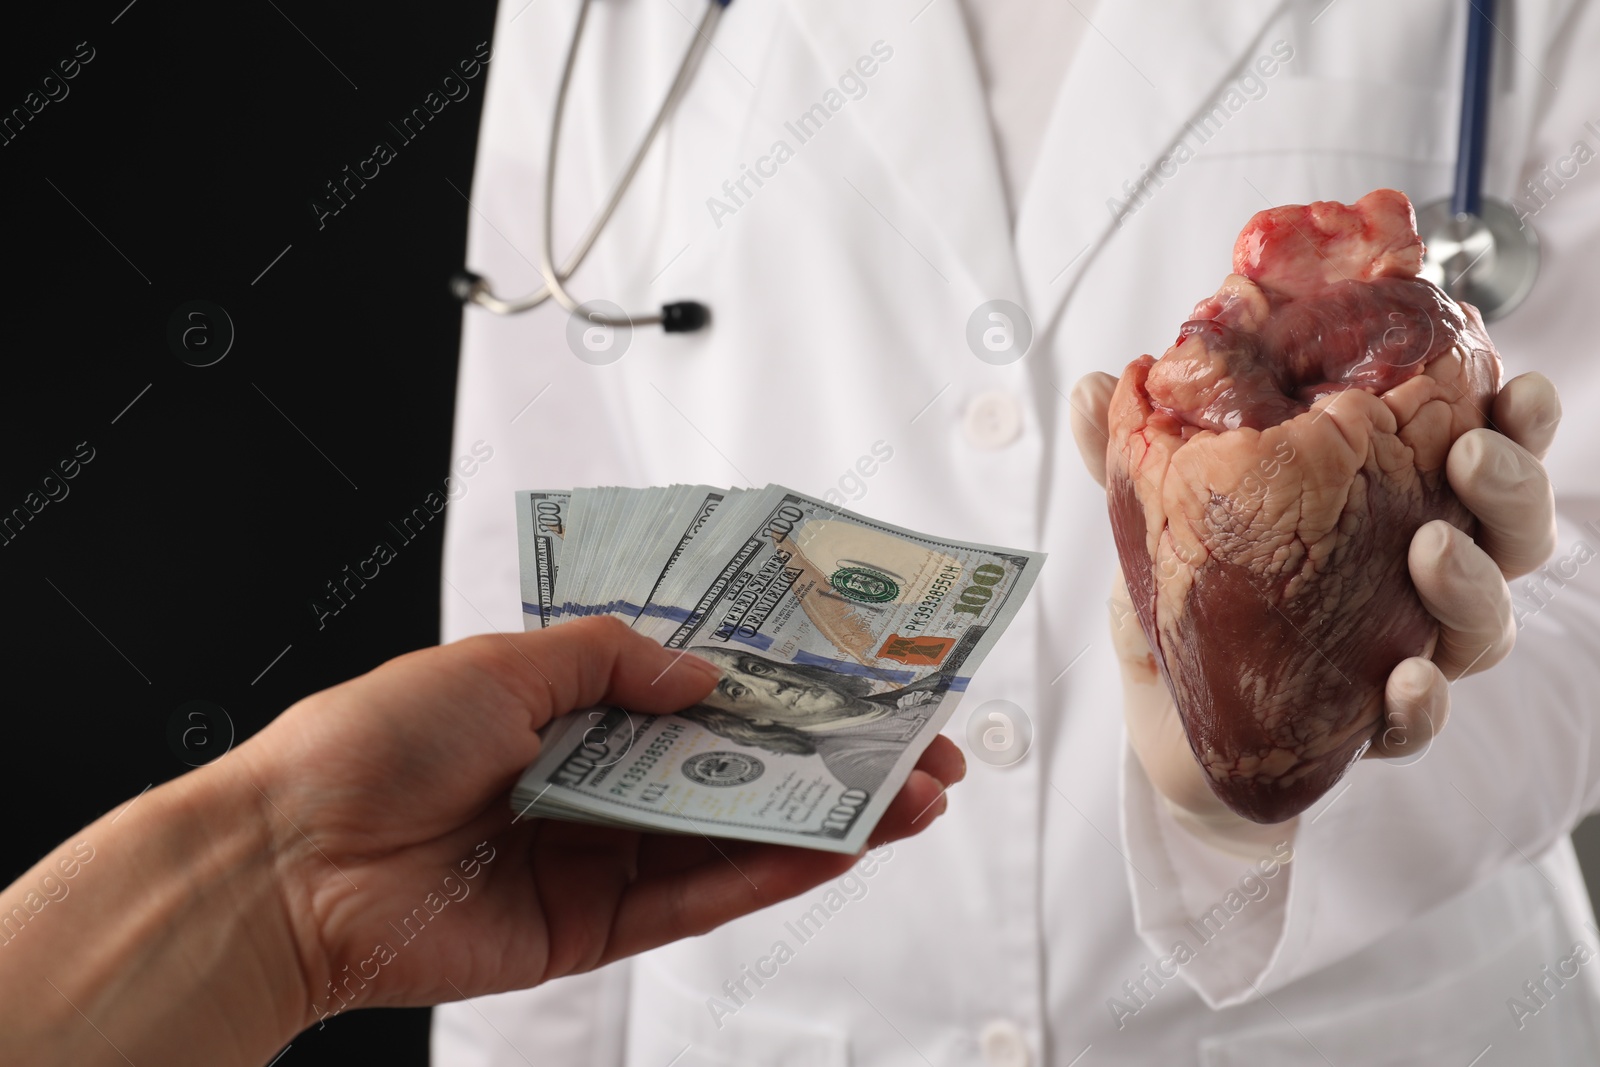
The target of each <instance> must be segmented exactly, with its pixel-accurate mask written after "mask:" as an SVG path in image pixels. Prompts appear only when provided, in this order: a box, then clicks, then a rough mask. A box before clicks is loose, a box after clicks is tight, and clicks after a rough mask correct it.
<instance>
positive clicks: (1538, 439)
mask: <svg viewBox="0 0 1600 1067" xmlns="http://www.w3.org/2000/svg"><path fill="white" fill-rule="evenodd" d="M1492 414H1493V417H1494V426H1495V428H1496V429H1498V430H1499V431H1500V432H1501V433H1503V434H1505V435H1506V436H1507V437H1509V438H1511V439H1512V440H1513V441H1515V442H1516V443H1517V444H1519V445H1521V446H1522V447H1523V448H1526V449H1527V450H1528V451H1529V452H1531V453H1533V456H1534V458H1535V459H1544V457H1545V454H1546V453H1547V452H1549V451H1550V444H1551V442H1553V441H1554V440H1555V436H1556V428H1557V427H1558V426H1560V425H1561V394H1559V393H1557V392H1556V387H1555V384H1554V383H1553V382H1551V381H1550V379H1549V378H1546V377H1545V376H1544V375H1542V374H1540V373H1539V372H1538V371H1529V372H1528V373H1527V374H1519V375H1517V376H1516V377H1515V378H1513V379H1511V380H1510V381H1509V382H1507V383H1506V384H1505V386H1504V387H1503V388H1502V389H1501V390H1500V392H1499V395H1497V396H1496V397H1495V398H1494V410H1493V412H1492Z"/></svg>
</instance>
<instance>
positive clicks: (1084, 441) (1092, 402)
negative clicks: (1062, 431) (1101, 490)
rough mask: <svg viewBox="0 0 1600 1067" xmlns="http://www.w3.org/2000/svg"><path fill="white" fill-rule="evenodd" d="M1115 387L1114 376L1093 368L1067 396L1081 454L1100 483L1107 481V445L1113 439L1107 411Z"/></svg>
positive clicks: (1085, 463)
mask: <svg viewBox="0 0 1600 1067" xmlns="http://www.w3.org/2000/svg"><path fill="white" fill-rule="evenodd" d="M1116 388H1117V380H1116V379H1115V378H1113V377H1112V376H1111V375H1109V374H1106V373H1105V372H1104V371H1091V372H1090V373H1088V374H1085V375H1084V376H1083V377H1082V378H1079V379H1078V384H1077V385H1074V386H1073V387H1072V395H1071V396H1070V397H1068V398H1067V403H1068V404H1070V405H1071V406H1072V436H1073V439H1074V440H1076V441H1077V442H1078V454H1079V455H1081V456H1082V457H1083V465H1084V467H1085V468H1087V469H1088V471H1089V477H1091V478H1093V479H1094V480H1095V481H1096V482H1099V483H1100V485H1101V486H1104V485H1105V484H1106V445H1107V444H1108V443H1109V441H1110V436H1109V431H1108V430H1107V426H1106V410H1107V409H1108V408H1109V407H1110V406H1111V394H1112V393H1113V392H1115V391H1116Z"/></svg>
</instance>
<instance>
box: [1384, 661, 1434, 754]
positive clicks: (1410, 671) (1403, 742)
mask: <svg viewBox="0 0 1600 1067" xmlns="http://www.w3.org/2000/svg"><path fill="white" fill-rule="evenodd" d="M1383 710H1384V721H1383V731H1382V732H1381V733H1380V734H1379V735H1378V736H1377V737H1376V738H1374V739H1373V741H1372V747H1371V748H1369V749H1367V753H1366V754H1367V756H1369V757H1371V758H1373V759H1403V758H1406V757H1413V758H1414V757H1416V756H1417V755H1418V754H1419V753H1421V752H1424V751H1426V750H1427V747H1428V745H1429V744H1430V743H1432V741H1433V739H1434V737H1436V736H1437V735H1438V734H1439V731H1441V730H1443V729H1444V724H1445V721H1446V720H1447V719H1449V717H1450V683H1449V681H1448V680H1447V679H1446V678H1445V676H1444V674H1443V672H1441V671H1440V670H1439V665H1438V664H1436V663H1434V662H1433V661H1432V660H1430V659H1428V658H1427V657H1426V656H1412V657H1411V658H1410V659H1405V660H1401V661H1400V664H1399V666H1397V667H1395V669H1394V670H1393V671H1391V672H1390V673H1389V681H1388V683H1387V684H1386V685H1385V686H1384V689H1383Z"/></svg>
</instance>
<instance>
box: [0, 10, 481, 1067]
mask: <svg viewBox="0 0 1600 1067" xmlns="http://www.w3.org/2000/svg"><path fill="white" fill-rule="evenodd" d="M125 5H127V0H111V2H96V3H92V4H58V5H27V6H26V8H25V9H22V10H16V11H8V12H7V22H8V26H7V29H6V32H5V33H4V34H3V35H0V71H3V72H4V73H3V74H0V114H9V113H10V110H11V109H12V108H13V107H21V106H24V99H25V98H26V97H27V95H28V94H29V92H30V91H34V90H37V89H38V88H39V83H40V80H41V79H42V78H43V77H44V76H45V75H47V74H50V73H51V72H52V71H54V70H56V67H57V63H58V61H60V60H63V59H69V58H71V57H72V56H73V55H74V52H75V51H77V50H78V46H79V43H80V42H88V45H89V47H90V48H92V49H93V52H94V58H93V59H92V60H91V61H90V62H88V63H87V64H83V65H82V66H81V69H80V70H79V72H78V74H77V76H76V77H74V78H73V79H71V80H70V81H68V82H66V83H65V84H66V86H67V89H68V94H67V96H66V97H65V98H64V99H61V100H59V101H57V102H52V103H50V104H48V105H47V106H45V107H44V108H43V109H42V110H41V111H40V112H39V113H38V114H37V115H34V116H33V117H32V120H31V121H30V122H28V123H27V125H26V126H25V127H24V128H23V129H22V132H21V133H20V134H18V135H16V136H15V139H14V140H13V141H11V142H10V143H9V144H4V145H0V183H3V189H4V201H3V202H4V205H5V209H4V219H5V229H4V247H5V257H6V260H7V261H8V263H9V266H10V269H9V271H8V272H7V281H6V286H5V292H6V297H7V299H6V308H5V312H6V313H5V315H4V317H3V323H4V331H5V333H4V349H3V351H4V355H5V364H6V367H5V377H4V380H5V383H6V385H5V388H4V391H3V394H0V396H3V399H0V404H3V412H4V417H3V419H0V435H3V436H0V455H3V457H4V459H3V466H0V515H6V514H9V513H10V512H11V509H13V508H16V507H22V506H24V501H25V499H26V498H27V497H28V494H29V493H30V492H36V491H39V490H40V489H41V487H42V482H43V479H44V477H45V476H46V474H47V473H49V472H50V470H51V469H52V468H54V467H55V465H56V464H57V462H58V461H59V460H62V459H66V458H69V457H71V456H72V455H73V453H74V450H75V448H77V446H78V445H79V443H80V442H87V443H88V446H89V447H90V448H92V449H93V453H94V458H93V460H92V461H91V462H89V463H87V464H85V465H83V466H82V467H81V469H80V470H79V471H78V473H77V475H76V477H74V478H73V479H71V480H70V481H68V482H66V483H65V487H66V489H67V491H68V492H67V495H66V496H65V497H64V498H63V499H60V500H58V501H55V502H51V503H49V504H47V505H46V506H45V507H44V508H43V509H42V510H41V511H40V512H39V513H38V514H37V515H35V516H34V517H33V518H32V520H31V521H30V522H28V523H27V524H26V526H24V527H23V528H22V530H21V532H20V534H16V535H15V537H14V539H13V540H11V541H10V543H8V544H4V545H0V589H3V590H4V593H3V596H4V607H5V613H6V616H7V618H8V619H9V620H10V625H9V626H8V633H9V638H10V639H9V641H8V642H7V644H8V646H9V647H8V650H7V651H8V659H9V661H10V669H9V670H8V671H7V672H6V673H7V676H8V679H9V681H8V684H7V685H6V696H5V699H4V707H5V743H4V749H3V751H4V752H5V760H6V770H7V773H6V774H5V775H4V778H3V785H0V789H3V793H0V805H3V807H4V810H5V811H6V812H7V817H6V826H7V830H8V832H7V833H6V835H5V838H4V840H5V853H4V857H3V865H0V884H3V883H4V882H9V881H11V880H12V879H14V878H15V877H17V876H18V875H19V874H21V873H22V872H23V871H24V870H25V869H26V868H27V867H29V866H30V865H31V864H32V863H33V862H35V861H36V860H37V859H38V858H39V857H40V856H41V855H42V854H43V853H45V852H46V851H48V850H49V849H50V848H52V847H53V846H54V845H55V844H56V843H57V842H58V841H60V840H62V839H64V838H66V837H68V836H69V835H71V834H72V833H73V832H75V831H76V830H77V829H79V828H80V827H82V826H83V825H84V824H86V823H88V822H90V821H92V820H93V819H95V818H96V817H98V816H99V815H101V814H102V813H104V812H106V811H108V810H110V809H111V808H113V807H115V806H116V805H118V804H119V803H120V802H123V801H125V800H126V799H127V798H129V797H132V796H134V795H135V794H137V793H139V792H140V790H142V789H144V788H145V787H146V786H147V785H150V784H151V783H160V782H163V781H165V780H167V779H169V778H171V777H173V776H175V775H177V774H179V773H181V772H183V771H184V770H185V769H187V768H186V764H185V763H184V762H183V761H182V760H181V759H180V758H179V757H180V754H181V753H182V751H183V750H182V749H181V747H180V748H178V749H175V748H174V747H173V746H172V745H170V744H169V740H168V724H169V720H170V719H171V718H172V717H173V715H174V713H175V712H176V711H178V709H179V708H180V707H183V706H184V705H186V704H187V703H188V702H190V701H196V700H200V701H208V702H210V703H211V704H213V705H216V706H218V707H220V708H222V709H224V710H225V712H226V720H225V719H224V718H223V717H222V716H221V715H219V714H218V713H216V712H214V711H213V712H211V713H210V714H209V718H202V719H192V720H191V719H183V717H182V716H180V719H183V721H185V722H187V723H190V724H196V725H200V726H202V727H203V730H202V732H200V733H196V734H192V735H191V737H190V743H191V749H193V748H196V746H197V745H198V743H199V742H201V741H204V740H206V739H207V738H211V739H212V740H211V743H212V744H213V745H215V746H221V745H222V744H225V743H226V737H225V735H226V732H227V729H228V727H227V720H231V723H232V727H233V729H234V730H235V731H236V734H237V738H238V739H240V740H242V739H243V738H246V737H248V736H250V735H251V734H253V733H254V732H255V731H257V730H259V729H260V728H261V727H262V726H263V725H265V724H266V723H267V722H269V721H270V720H271V719H272V717H273V716H274V715H276V714H277V713H278V712H280V711H281V710H283V709H284V708H285V707H287V706H288V705H289V704H291V703H293V702H294V701H295V700H296V699H298V698H299V697H302V696H304V695H306V694H308V693H311V692H313V691H315V690H317V689H320V688H323V687H325V686H328V685H330V684H333V683H335V682H338V681H340V680H342V679H345V678H348V677H350V676H352V675H354V674H357V673H359V672H361V671H364V670H367V669H368V668H370V667H372V666H374V665H375V664H377V663H379V662H380V661H382V660H384V659H387V658H389V657H391V656H394V655H397V654H399V653H401V652H404V651H407V650H410V649H413V648H417V647H419V646H423V645H428V644H433V643H435V642H436V641H437V639H438V621H439V619H438V601H439V596H438V588H439V586H438V568H439V552H440V543H441V533H442V528H443V522H442V521H438V520H436V521H435V522H434V523H432V524H431V525H430V527H429V528H428V529H427V531H426V532H425V533H424V534H423V535H422V536H421V537H419V538H418V539H417V540H415V541H413V542H411V543H409V544H406V545H404V546H403V547H399V555H398V558H397V559H396V560H395V561H393V562H392V563H390V564H388V565H387V566H385V567H383V568H382V570H381V573H380V575H379V577H378V578H376V579H374V580H373V581H372V582H370V583H369V585H368V587H367V588H366V589H364V590H362V591H361V592H360V594H359V596H357V597H356V598H354V599H352V600H350V601H349V606H348V607H346V608H345V609H344V610H343V611H341V612H340V613H339V614H338V615H336V616H332V617H329V618H327V619H326V620H324V621H325V626H324V627H323V628H321V629H319V628H318V620H317V617H316V614H315V613H314V612H313V610H312V608H311V606H310V604H311V601H312V600H313V598H316V597H318V596H319V595H321V594H322V593H323V586H324V583H325V582H327V581H329V580H330V579H334V578H336V577H338V576H339V574H340V570H341V568H342V567H344V566H345V565H346V564H349V565H351V566H354V565H355V564H356V563H357V562H358V561H359V560H361V559H362V558H364V557H366V556H368V555H369V554H370V552H371V548H372V545H373V543H374V542H375V541H376V540H377V539H379V538H380V537H383V536H385V534H384V528H385V523H386V522H387V521H389V520H390V519H398V517H399V516H401V515H404V514H406V513H408V512H409V511H410V510H411V509H412V508H413V507H416V506H418V505H419V504H421V503H422V501H423V498H424V497H425V496H427V494H428V493H429V492H430V491H435V490H441V489H442V488H443V483H444V478H445V475H446V474H447V465H448V463H449V460H450V454H449V447H450V441H449V425H450V412H451V405H452V400H453V392H454V385H455V362H456V350H457V343H458V331H459V328H460V315H461V312H460V309H459V307H458V306H457V305H456V304H455V303H454V302H453V300H452V299H451V298H450V296H449V293H448V289H447V282H448V278H449V275H450V273H451V272H452V271H453V270H454V269H455V268H456V267H457V266H458V265H460V264H461V262H462V258H463V251H464V243H465V232H466V217H467V211H468V208H467V205H466V202H465V200H464V199H463V196H462V195H461V194H462V193H465V192H467V191H469V189H470V181H471V169H472V156H473V148H474V144H475V141H476V137H477V127H478V115H479V107H480V105H481V103H482V100H483V87H484V82H485V77H484V76H483V75H480V76H479V77H478V78H477V79H475V80H473V81H471V82H468V83H467V84H468V85H469V86H470V87H471V95H470V96H468V97H467V98H466V99H465V100H463V101H460V102H452V103H450V104H448V105H447V106H446V107H445V108H444V109H443V110H442V111H440V113H439V114H438V115H437V116H435V117H434V118H433V120H432V121H431V122H430V123H429V124H428V125H427V127H426V128H425V129H424V130H423V131H422V133H421V134H420V135H419V136H417V137H416V139H415V140H414V141H412V142H411V143H409V144H407V143H403V142H402V141H401V140H400V138H399V137H398V136H397V135H395V134H394V132H393V131H391V130H390V129H389V127H388V125H387V123H388V122H390V121H395V122H398V121H399V119H400V118H401V117H402V116H403V115H405V114H407V113H409V112H410V110H411V109H412V108H413V107H418V106H422V104H423V99H424V97H425V96H426V95H427V94H428V93H429V92H430V91H431V90H436V89H438V88H439V84H440V81H441V79H442V78H444V77H445V76H446V75H447V74H450V73H452V72H455V73H458V74H459V71H457V70H456V67H457V64H458V62H459V61H460V60H463V59H470V58H471V57H472V56H473V54H474V52H475V50H476V49H477V47H478V45H479V44H480V42H484V41H486V40H488V39H489V38H490V37H491V27H492V19H493V12H494V5H493V3H491V2H489V0H474V2H471V3H452V4H449V5H436V4H422V3H415V2H394V0H386V2H384V3H381V4H380V3H372V2H366V3H344V4H339V5H318V4H311V3H306V2H305V0H247V2H245V3H243V4H239V5H217V4H202V3H197V2H193V0H185V2H179V0H136V2H134V3H133V4H132V5H128V6H125ZM83 51H84V53H85V54H87V49H85V50H83ZM52 91H54V92H56V93H57V94H58V95H59V92H60V90H59V89H56V88H54V85H52ZM378 140H384V141H388V142H390V143H391V144H393V145H394V146H395V148H396V150H397V156H396V158H395V159H394V160H393V161H392V162H390V163H389V164H388V165H386V166H384V167H382V169H381V171H380V173H379V175H378V177H377V178H375V179H373V180H371V181H369V182H368V184H367V187H366V188H365V189H362V190H360V191H359V192H358V193H357V195H356V196H355V197H354V198H351V199H349V200H348V203H347V206H346V207H345V208H344V209H343V210H342V211H340V213H339V214H338V215H337V216H334V217H330V218H327V219H325V220H323V221H324V224H323V226H322V228H321V229H319V227H318V220H317V218H316V215H315V213H314V212H313V210H312V209H311V206H310V204H311V201H312V200H313V199H314V198H316V197H318V196H325V193H324V192H323V185H324V183H325V182H327V181H328V180H330V179H334V178H338V177H341V176H342V175H341V171H342V168H343V167H345V166H346V165H349V166H351V167H354V166H355V165H356V164H357V163H358V162H359V161H360V160H362V159H364V158H366V157H368V156H369V155H371V153H372V148H373V145H374V143H375V142H376V141H378ZM450 183H454V185H455V189H452V188H451V184H450ZM456 190H460V192H459V193H458V192H457V191H456ZM285 248H287V249H288V251H286V252H285V251H284V250H285ZM280 253H282V256H281V258H277V259H276V262H274V259H275V257H279V255H280ZM269 264H271V267H270V269H268V265H269ZM263 271H265V274H263V273H262V272H263ZM193 300H204V301H209V302H211V303H212V304H215V305H219V306H220V307H222V308H223V309H225V311H226V314H227V317H228V318H229V319H231V321H232V324H233V329H234V334H235V337H234V340H233V343H232V346H231V348H230V349H229V350H228V352H227V354H226V356H225V357H224V358H222V359H221V360H220V362H217V363H215V364H213V365H211V366H207V367H196V366H191V365H189V363H186V362H185V361H184V360H183V359H181V358H180V354H182V353H183V352H184V350H183V349H182V348H181V347H179V348H177V349H175V348H174V347H173V346H172V345H171V344H169V339H168V333H169V329H168V327H169V322H170V321H171V320H172V318H173V316H174V313H175V312H176V311H177V310H178V308H179V307H180V306H181V305H183V304H185V303H187V302H189V301H193ZM188 324H189V325H196V326H199V327H200V332H198V333H194V334H191V335H190V344H191V345H192V346H193V348H194V352H191V353H190V354H189V358H190V360H191V361H196V360H201V359H202V357H201V356H199V355H198V354H196V353H198V352H201V351H206V350H204V349H202V347H201V342H202V341H203V340H208V341H209V342H210V343H211V344H212V345H213V347H212V348H211V349H209V352H210V353H212V354H215V353H216V352H217V351H218V348H217V347H216V346H217V345H219V344H220V343H221V341H222V338H223V335H224V333H225V330H226V327H225V326H223V325H222V324H220V323H217V322H213V321H209V320H206V319H202V320H190V321H189V323H188ZM147 387H148V388H147ZM136 397H137V398H138V399H137V402H134V401H135V398H136ZM130 402H133V403H132V406H131V407H129V404H130ZM55 484H56V483H52V486H54V485H55ZM53 491H54V492H56V493H57V494H59V492H60V489H59V488H54V489H53ZM35 500H37V498H35ZM285 649H287V651H286V652H285ZM280 654H282V657H281V658H277V657H279V656H280ZM275 659H276V662H275V663H274V660H275ZM269 664H272V666H271V667H270V669H268V665H269ZM263 672H264V673H263ZM185 714H186V713H185ZM426 1027H427V1013H426V1012H425V1011H374V1012H357V1013H353V1014H351V1015H347V1016H342V1017H340V1018H337V1019H335V1020H333V1021H331V1022H330V1023H329V1025H328V1026H327V1028H326V1029H325V1030H322V1031H316V1030H311V1031H308V1032H306V1033H305V1034H302V1035H301V1036H299V1037H297V1038H295V1039H294V1042H293V1047H292V1048H291V1049H290V1050H289V1051H288V1053H287V1054H286V1055H285V1056H284V1057H283V1059H282V1060H281V1061H279V1062H280V1063H281V1064H282V1065H283V1067H310V1065H313V1064H323V1063H328V1064H332V1063H345V1064H347V1063H370V1062H386V1063H391V1064H421V1063H425V1062H426Z"/></svg>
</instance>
